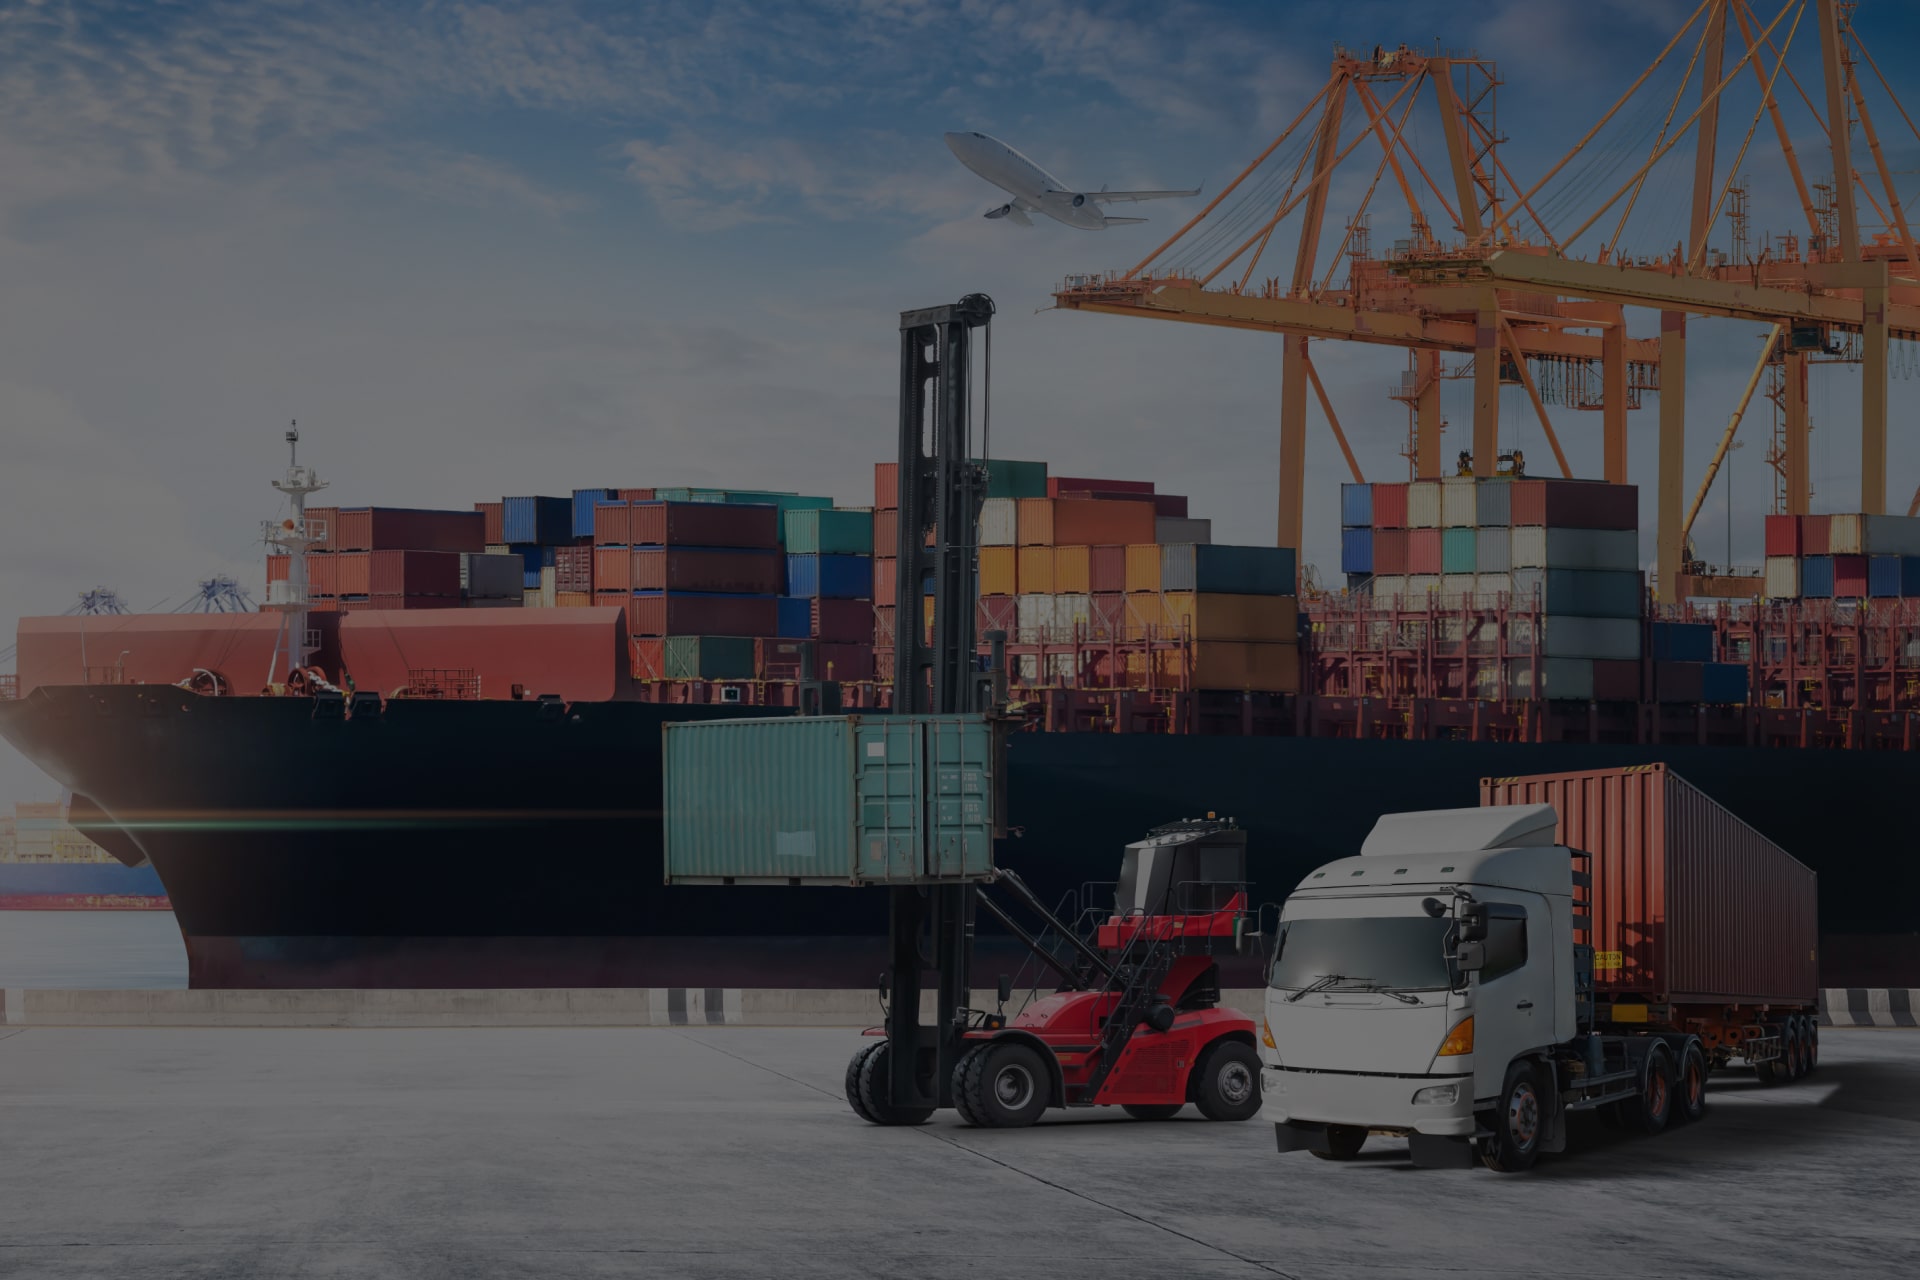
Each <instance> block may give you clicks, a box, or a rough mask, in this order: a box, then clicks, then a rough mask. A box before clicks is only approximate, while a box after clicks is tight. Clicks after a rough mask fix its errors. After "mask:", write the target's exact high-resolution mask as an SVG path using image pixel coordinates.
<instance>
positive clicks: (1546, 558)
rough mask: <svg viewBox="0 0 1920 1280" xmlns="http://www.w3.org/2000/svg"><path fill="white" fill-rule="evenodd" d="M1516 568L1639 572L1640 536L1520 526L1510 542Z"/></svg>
mask: <svg viewBox="0 0 1920 1280" xmlns="http://www.w3.org/2000/svg"><path fill="white" fill-rule="evenodd" d="M1509 546H1510V547H1511V552H1510V554H1511V556H1512V561H1513V567H1514V568H1516V569H1620V570H1625V569H1637V568H1639V567H1640V560H1639V556H1640V535H1639V534H1638V533H1637V532H1636V531H1634V530H1632V529H1547V528H1542V527H1540V526H1539V525H1528V526H1521V527H1516V528H1515V529H1514V530H1513V535H1512V538H1511V539H1510V541H1509Z"/></svg>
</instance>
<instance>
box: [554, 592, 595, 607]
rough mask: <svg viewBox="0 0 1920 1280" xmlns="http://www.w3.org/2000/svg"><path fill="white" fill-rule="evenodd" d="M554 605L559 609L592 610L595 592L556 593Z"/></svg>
mask: <svg viewBox="0 0 1920 1280" xmlns="http://www.w3.org/2000/svg"><path fill="white" fill-rule="evenodd" d="M553 603H554V607H555V608H559V609H591V608H593V592H591V591H556V592H554V593H553Z"/></svg>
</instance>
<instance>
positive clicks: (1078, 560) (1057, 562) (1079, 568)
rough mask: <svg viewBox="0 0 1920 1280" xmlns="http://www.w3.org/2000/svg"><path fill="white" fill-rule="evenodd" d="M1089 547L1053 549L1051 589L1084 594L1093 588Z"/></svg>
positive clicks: (1090, 549) (1090, 550)
mask: <svg viewBox="0 0 1920 1280" xmlns="http://www.w3.org/2000/svg"><path fill="white" fill-rule="evenodd" d="M1092 550H1093V548H1091V547H1055V548H1054V549H1053V590H1055V591H1060V592H1067V593H1070V594H1074V595H1086V594H1087V593H1089V592H1091V591H1092V590H1093V567H1092V563H1091V560H1090V558H1089V557H1090V555H1091V552H1092Z"/></svg>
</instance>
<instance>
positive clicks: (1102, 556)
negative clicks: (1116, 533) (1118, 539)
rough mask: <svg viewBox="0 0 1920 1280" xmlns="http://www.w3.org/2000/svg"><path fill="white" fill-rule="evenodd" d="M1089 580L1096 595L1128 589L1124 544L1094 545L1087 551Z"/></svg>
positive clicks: (1090, 586) (1090, 587)
mask: <svg viewBox="0 0 1920 1280" xmlns="http://www.w3.org/2000/svg"><path fill="white" fill-rule="evenodd" d="M1087 580H1088V584H1089V589H1090V590H1092V591H1093V593H1094V594H1095V595H1100V594H1103V593H1105V592H1108V591H1125V590H1126V589H1127V549H1126V547H1125V546H1124V545H1116V546H1104V547H1094V548H1091V549H1090V550H1089V551H1088V552H1087Z"/></svg>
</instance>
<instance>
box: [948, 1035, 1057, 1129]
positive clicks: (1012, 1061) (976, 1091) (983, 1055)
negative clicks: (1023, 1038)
mask: <svg viewBox="0 0 1920 1280" xmlns="http://www.w3.org/2000/svg"><path fill="white" fill-rule="evenodd" d="M960 1065H961V1066H963V1067H965V1068H966V1071H965V1072H964V1073H962V1072H960V1071H958V1070H956V1072H955V1077H956V1078H955V1081H954V1084H955V1088H954V1094H955V1096H956V1097H958V1096H960V1095H962V1094H964V1095H965V1097H966V1102H965V1104H964V1107H963V1114H966V1115H970V1116H971V1117H972V1120H973V1123H974V1124H977V1125H981V1126H983V1127H985V1128H989V1129H1020V1128H1024V1127H1026V1126H1027V1125H1030V1124H1032V1123H1033V1122H1034V1121H1035V1120H1038V1119H1039V1118H1040V1113H1041V1112H1042V1111H1045V1110H1046V1109H1047V1103H1048V1101H1049V1100H1050V1099H1049V1097H1048V1094H1049V1093H1050V1084H1049V1081H1048V1077H1047V1067H1046V1064H1045V1063H1044V1062H1042V1061H1041V1060H1040V1055H1039V1054H1037V1053H1035V1052H1034V1051H1033V1050H1032V1049H1030V1048H1028V1047H1027V1046H1026V1045H1024V1044H1021V1043H1019V1042H1018V1041H1010V1040H996V1041H994V1042H992V1043H989V1044H985V1045H982V1046H981V1047H980V1048H978V1049H975V1050H974V1051H973V1052H972V1053H969V1054H968V1055H967V1056H966V1057H965V1058H962V1059H961V1060H960Z"/></svg>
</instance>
